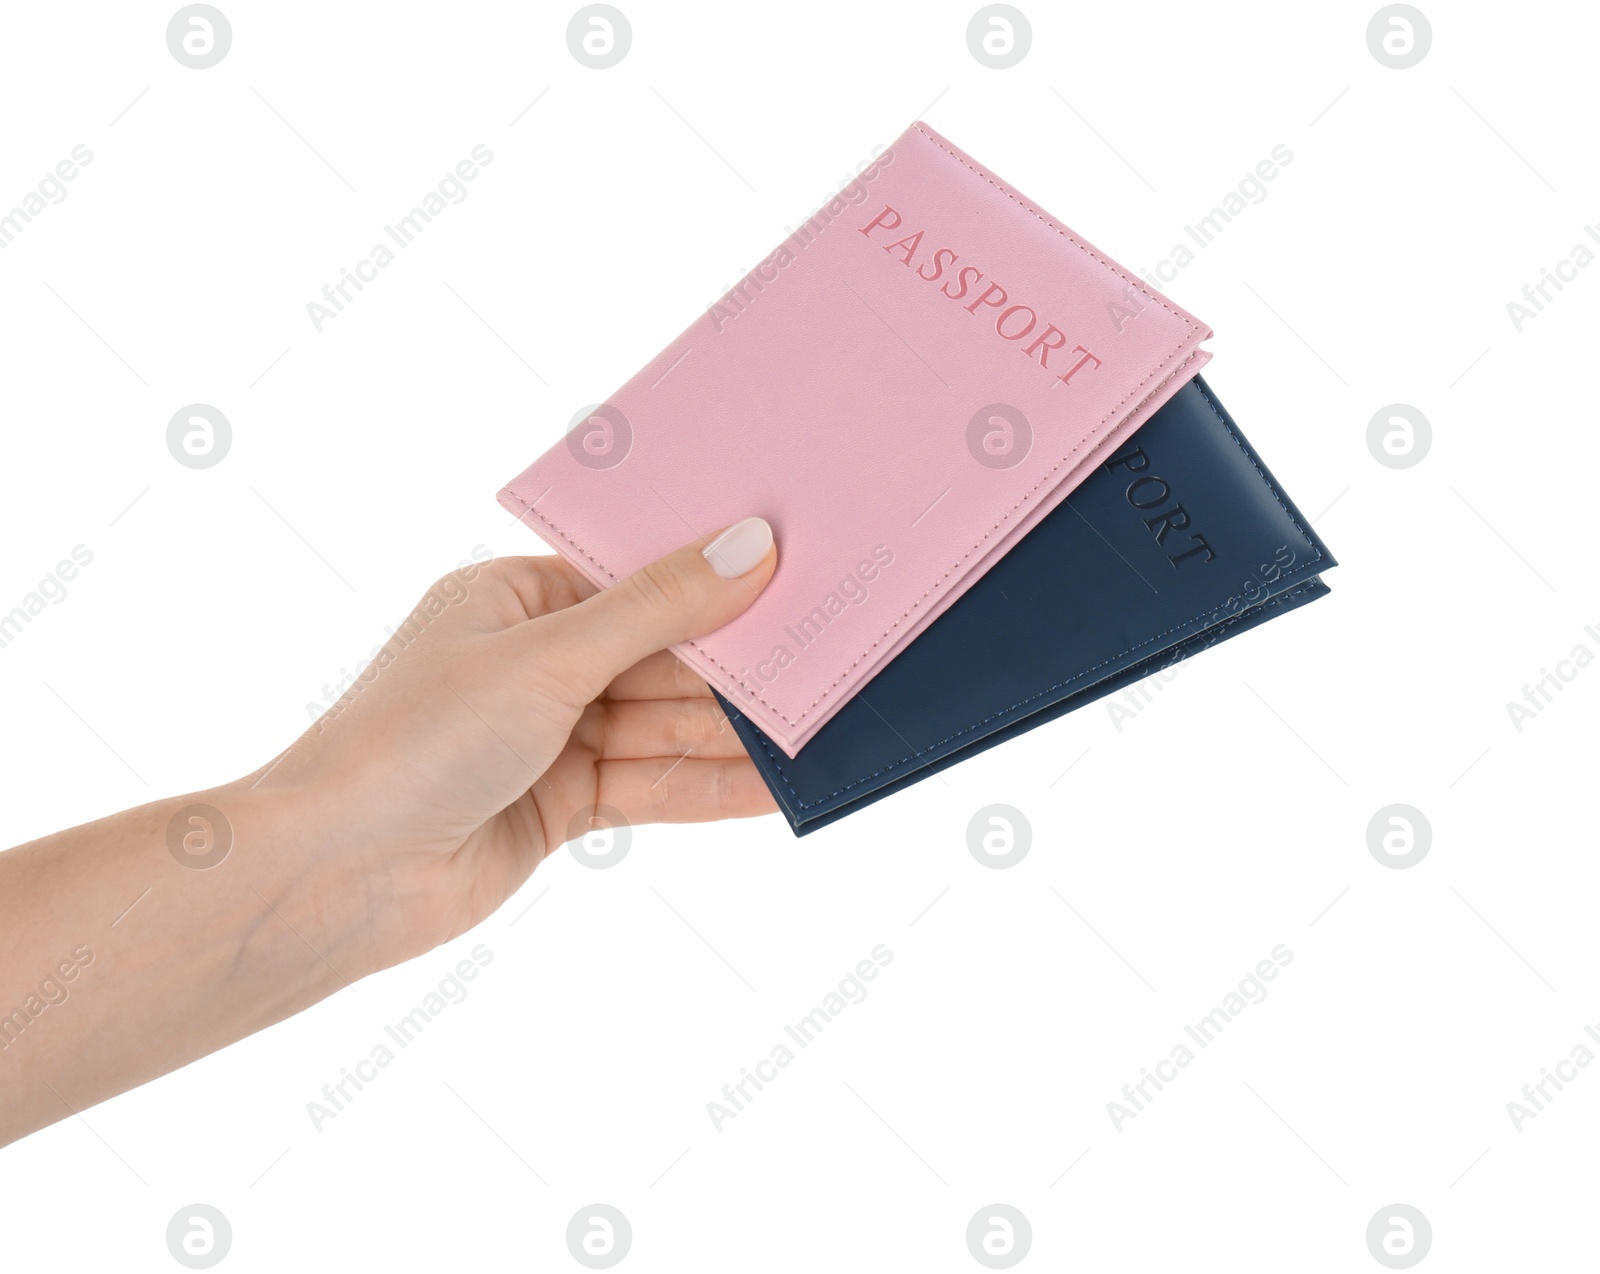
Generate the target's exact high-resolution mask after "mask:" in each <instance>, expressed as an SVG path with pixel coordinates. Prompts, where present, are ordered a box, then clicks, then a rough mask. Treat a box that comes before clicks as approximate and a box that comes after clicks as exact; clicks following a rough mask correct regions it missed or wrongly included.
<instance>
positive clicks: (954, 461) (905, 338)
mask: <svg viewBox="0 0 1600 1274" xmlns="http://www.w3.org/2000/svg"><path fill="white" fill-rule="evenodd" d="M1210 335H1211V331H1210V329H1209V328H1208V327H1206V326H1205V325H1204V324H1203V323H1201V322H1200V321H1199V320H1198V319H1196V318H1194V317H1193V316H1192V315H1190V314H1188V313H1186V312H1185V311H1184V310H1182V309H1180V308H1179V307H1178V306H1176V305H1174V304H1173V303H1172V302H1171V301H1169V300H1168V299H1167V298H1165V297H1163V296H1162V295H1161V294H1160V293H1158V292H1156V291H1154V290H1153V289H1151V288H1150V287H1149V286H1148V285H1147V284H1145V283H1144V282H1143V281H1142V280H1141V279H1139V278H1138V277H1137V276H1135V275H1133V274H1131V273H1129V272H1128V271H1127V270H1124V269H1123V268H1122V267H1121V266H1119V265H1118V264H1117V263H1116V262H1114V261H1112V260H1111V259H1110V258H1109V257H1107V256H1106V255H1105V254H1104V253H1103V252H1100V251H1098V250H1097V249H1095V248H1094V247H1092V246H1091V245H1090V244H1088V243H1086V242H1084V241H1083V240H1082V239H1081V238H1080V237H1079V236H1077V235H1075V234H1074V233H1073V232H1072V231H1071V230H1069V229H1068V228H1067V227H1066V226H1064V225H1062V224H1061V223H1060V222H1059V221H1057V220H1056V219H1055V218H1053V217H1051V216H1050V215H1049V214H1048V213H1046V212H1045V211H1044V210H1043V209H1041V208H1039V207H1038V206H1037V205H1036V204H1033V203H1031V202H1030V201H1029V200H1027V199H1026V198H1024V197H1023V196H1022V195H1021V194H1020V193H1018V192H1017V191H1016V190H1015V189H1013V188H1012V187H1011V186H1009V185H1007V184H1006V183H1005V182H1003V181H1001V180H1000V179H999V178H998V177H996V176H994V175H993V174H992V173H989V172H988V171H986V170H985V169H983V168H982V167H981V166H980V165H978V164H977V163H976V162H974V161H973V160H972V159H970V158H969V157H968V156H967V155H965V154H963V153H962V152H961V151H959V150H957V149H956V148H955V147H954V146H952V145H951V144H950V143H949V142H948V141H946V140H945V139H944V138H942V137H940V136H939V135H938V134H937V133H935V132H934V131H933V130H932V129H931V128H929V127H928V126H927V125H925V124H922V123H920V122H919V123H917V124H913V125H912V126H911V127H910V128H909V129H907V130H906V132H905V133H904V134H903V135H902V136H901V137H900V138H899V140H897V141H896V142H895V144H894V145H893V146H892V147H891V148H890V149H889V150H887V151H885V152H884V153H883V154H882V155H880V156H879V157H878V159H877V160H876V161H874V163H873V164H872V166H871V167H869V168H868V169H867V170H866V171H865V172H863V173H862V174H861V176H860V177H859V178H858V179H857V180H856V181H855V182H853V183H851V185H849V186H847V187H846V188H845V189H844V190H843V191H842V192H841V193H840V194H839V195H838V196H836V197H835V198H833V199H832V200H830V201H829V202H828V203H827V204H826V205H825V206H824V207H822V208H821V209H819V210H818V211H817V212H816V213H815V214H814V215H813V216H812V217H811V218H810V219H809V220H807V221H806V222H805V223H804V224H803V225H802V226H801V227H800V229H799V230H797V231H796V232H795V234H793V235H791V236H790V237H789V238H788V239H786V240H785V241H784V242H783V244H782V245H780V246H779V247H778V248H777V249H775V250H774V252H773V253H772V254H771V255H770V256H768V257H767V258H766V259H765V260H764V261H763V262H762V264H761V265H759V266H758V267H757V268H756V269H755V270H753V271H752V272H751V273H750V274H749V275H748V276H746V278H745V279H744V280H743V281H742V282H741V283H740V284H739V285H738V286H737V287H735V288H734V289H733V290H732V291H731V292H729V293H728V295H727V296H725V297H723V298H722V300H721V301H719V302H718V303H717V304H716V305H715V306H713V307H712V309H711V310H710V311H708V312H707V313H705V314H702V315H701V316H700V317H698V318H696V319H695V321H694V322H693V323H692V324H690V326H689V327H688V329H687V330H686V331H684V333H683V334H682V335H681V336H679V337H678V338H677V339H676V340H675V341H673V342H672V344H670V345H669V346H667V348H666V349H664V350H663V351H662V352H661V353H660V354H659V355H657V356H656V358H654V359H653V360H651V362H650V363H649V364H648V365H646V366H645V368H644V369H643V370H642V371H640V372H639V373H638V374H637V375H636V376H634V377H633V379H631V380H630V381H628V383H627V384H625V385H624V386H623V387H622V388H621V389H619V390H618V391H617V392H616V393H615V394H613V395H612V396H611V397H610V398H609V399H608V400H607V401H606V402H605V403H604V404H601V405H600V406H598V407H596V408H595V409H594V410H593V411H592V412H591V413H590V414H589V415H588V416H587V417H586V418H585V419H583V420H582V421H580V422H579V423H578V424H577V425H576V426H575V427H574V428H573V429H572V430H570V431H569V433H568V434H567V436H566V437H565V438H564V439H563V440H562V441H561V442H559V443H557V444H556V445H555V446H553V447H552V448H550V450H549V451H547V452H546V453H545V454H544V455H543V456H541V457H540V458H539V459H538V460H536V461H535V462H534V463H533V464H532V465H530V466H529V467H528V468H527V469H526V470H525V471H524V472H523V473H522V474H521V475H520V476H518V477H517V478H515V479H513V480H512V481H511V482H510V483H509V484H508V485H507V486H506V487H505V488H504V489H503V490H502V491H501V492H500V493H499V500H500V503H501V504H502V505H504V506H505V507H506V508H507V509H508V510H510V511H511V512H513V513H515V514H516V515H517V516H518V517H520V518H521V519H522V520H523V521H524V522H526V523H527V524H528V525H529V526H531V527H532V528H533V529H534V530H535V531H537V532H538V533H539V535H540V536H542V537H543V538H544V539H545V540H546V541H548V542H549V544H550V545H551V546H552V547H553V548H555V549H556V550H557V551H558V552H559V553H561V554H562V555H563V556H564V557H566V558H567V559H568V560H569V561H571V562H572V563H573V565H574V566H576V567H577V568H578V569H579V570H580V571H582V572H583V573H584V574H585V575H586V576H588V578H589V579H590V580H592V581H593V582H595V583H596V584H599V585H601V586H605V585H608V584H610V583H612V582H613V581H615V580H617V579H619V578H621V577H622V576H625V575H627V574H629V573H630V572H632V571H634V570H636V569H637V568H639V567H641V566H643V565H644V564H645V563H647V562H649V561H651V560H653V559H654V558H656V557H659V556H661V555H663V554H665V553H667V552H669V551H670V550H671V549H673V548H675V547H677V546H678V545H680V544H682V543H684V542H686V541H688V540H690V539H693V538H697V537H707V538H709V537H710V536H712V535H714V534H715V533H716V532H718V531H719V530H721V529H722V528H723V527H725V526H728V525H730V524H731V523H733V522H737V521H738V520H739V519H741V518H744V517H749V516H754V515H759V516H761V517H764V518H766V519H767V521H768V522H770V523H771V524H772V527H773V530H774V532H775V533H776V536H777V541H778V554H779V566H778V570H777V572H776V574H775V575H774V576H773V579H772V582H771V583H770V584H769V585H768V586H767V588H766V590H765V591H764V592H763V593H762V595H761V596H760V597H759V598H758V599H757V600H756V601H755V602H754V603H753V604H752V605H751V606H750V608H749V609H748V610H747V611H745V612H744V614H742V615H740V616H739V617H738V618H737V619H735V620H734V621H733V622H732V623H729V624H727V625H726V626H724V627H723V628H720V629H718V630H717V631H716V632H714V633H712V634H710V635H709V636H706V637H702V638H700V639H699V640H698V641H690V642H686V643H684V644H682V645H680V646H677V647H675V648H674V650H675V652H676V653H677V655H678V656H679V657H680V658H682V659H683V660H684V661H685V662H686V663H688V664H689V665H691V666H692V667H693V668H695V669H696V670H697V671H698V672H699V673H700V674H701V676H703V677H704V678H705V679H706V680H707V681H708V682H710V683H711V685H713V686H714V687H716V689H717V690H719V691H720V692H721V693H722V694H723V695H724V696H726V697H727V698H728V699H729V700H730V701H731V702H733V703H735V704H737V705H738V706H739V707H740V708H741V710H743V711H744V712H745V713H746V714H747V715H748V716H749V717H750V719H751V720H752V721H754V722H755V723H756V725H758V726H759V727H760V728H761V730H762V731H763V733H765V734H766V735H767V736H768V737H769V738H771V739H772V740H773V742H774V743H776V744H777V745H778V746H779V747H781V748H782V749H783V750H784V751H785V752H786V753H787V754H788V755H789V756H791V757H793V756H794V755H795V754H796V753H797V752H798V751H799V750H800V748H801V747H802V746H803V745H804V744H805V742H806V740H807V739H809V738H810V737H811V736H812V734H814V733H815V732H816V731H817V730H818V729H819V728H820V727H821V726H822V725H823V723H824V722H826V721H827V720H828V718H829V717H830V716H832V715H833V713H834V712H835V711H837V710H838V708H839V707H840V706H841V705H842V704H843V703H844V702H846V701H847V700H848V699H849V698H850V697H851V696H853V695H854V694H855V693H856V692H857V691H859V690H860V689H861V688H862V687H863V686H865V685H866V683H867V682H868V681H869V680H870V679H871V678H872V676H873V675H874V673H876V672H877V671H878V669H880V668H882V667H883V666H884V665H885V664H886V663H887V662H888V661H889V660H890V659H892V658H893V657H894V655H895V654H896V652H898V651H899V650H900V649H901V648H902V647H904V646H905V645H906V643H908V642H910V641H911V640H912V639H913V638H914V637H916V635H917V634H918V633H920V632H921V631H922V630H923V629H924V628H926V627H927V626H928V624H930V623H931V622H932V621H933V620H934V619H935V618H937V616H938V615H939V614H940V613H941V612H942V611H943V610H944V609H945V608H946V607H947V606H949V605H950V604H951V603H952V602H953V601H955V599H956V598H958V597H959V596H960V595H961V594H962V592H964V591H965V590H966V588H967V587H968V586H969V585H970V584H972V583H973V581H975V580H976V579H978V578H979V577H980V576H981V575H982V573H983V572H984V571H985V570H987V569H988V567H989V566H990V565H992V564H993V563H994V562H995V561H997V560H999V558H1000V556H1001V555H1002V554H1004V553H1005V552H1006V550H1007V549H1008V548H1009V547H1010V546H1011V545H1012V544H1013V543H1015V541H1016V540H1017V539H1018V538H1019V537H1020V536H1022V535H1024V534H1026V533H1027V531H1028V530H1029V529H1030V528H1031V527H1032V526H1033V525H1034V524H1035V523H1036V522H1038V521H1039V520H1040V519H1041V518H1043V517H1044V516H1045V515H1046V514H1047V513H1048V512H1049V511H1050V510H1051V509H1053V508H1054V507H1055V506H1056V505H1057V504H1059V503H1060V502H1061V501H1062V500H1063V499H1064V498H1065V497H1066V496H1067V495H1068V494H1070V493H1071V491H1072V490H1073V489H1074V488H1075V487H1076V486H1077V485H1078V483H1079V482H1081V481H1082V480H1083V479H1084V478H1085V477H1087V476H1088V474H1089V473H1090V472H1091V471H1092V470H1093V468H1094V466H1095V465H1096V464H1097V463H1098V461H1099V460H1100V459H1101V458H1103V457H1104V456H1106V455H1109V454H1111V452H1112V451H1113V450H1114V449H1115V448H1116V446H1117V445H1118V444H1119V443H1120V442H1121V440H1122V439H1124V438H1125V437H1127V435H1128V434H1130V433H1132V432H1133V431H1134V430H1135V429H1137V428H1138V427H1139V425H1141V424H1142V423H1144V421H1145V420H1146V419H1148V418H1149V417H1150V416H1151V415H1152V414H1153V413H1154V412H1155V411H1156V410H1157V409H1158V408H1159V407H1160V406H1161V405H1162V404H1163V403H1165V402H1166V401H1167V399H1168V398H1170V397H1171V396H1172V394H1173V393H1175V392H1176V391H1177V389H1178V388H1179V387H1180V386H1181V385H1182V384H1183V383H1184V382H1185V381H1187V380H1188V379H1189V378H1190V377H1192V376H1193V375H1194V373H1195V372H1197V371H1199V370H1200V368H1201V367H1203V366H1204V365H1205V363H1206V362H1207V360H1209V358H1210V355H1209V354H1208V353H1207V352H1206V351H1204V350H1201V349H1200V348H1199V346H1200V343H1201V342H1202V341H1204V340H1206V339H1207V338H1208V337H1209V336H1210Z"/></svg>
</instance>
